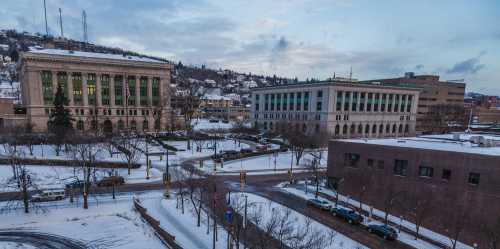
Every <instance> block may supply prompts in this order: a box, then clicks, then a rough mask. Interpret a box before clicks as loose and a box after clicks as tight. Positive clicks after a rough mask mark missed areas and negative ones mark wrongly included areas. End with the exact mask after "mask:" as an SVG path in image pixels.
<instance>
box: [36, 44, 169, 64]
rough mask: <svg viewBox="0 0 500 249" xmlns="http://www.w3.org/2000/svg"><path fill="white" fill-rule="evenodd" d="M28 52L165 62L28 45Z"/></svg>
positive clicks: (154, 61)
mask: <svg viewBox="0 0 500 249" xmlns="http://www.w3.org/2000/svg"><path fill="white" fill-rule="evenodd" d="M29 52H30V53H34V54H46V55H62V56H73V57H87V58H97V59H110V60H121V61H137V62H149V63H162V64H167V62H165V61H161V60H155V59H151V58H147V57H143V56H132V55H123V54H105V53H92V52H82V51H73V50H64V49H48V48H41V47H30V50H29Z"/></svg>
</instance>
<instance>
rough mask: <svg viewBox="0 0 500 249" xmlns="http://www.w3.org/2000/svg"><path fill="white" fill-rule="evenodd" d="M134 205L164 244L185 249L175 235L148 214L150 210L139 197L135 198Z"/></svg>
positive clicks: (176, 248)
mask: <svg viewBox="0 0 500 249" xmlns="http://www.w3.org/2000/svg"><path fill="white" fill-rule="evenodd" d="M134 207H135V209H136V210H137V212H139V214H140V215H141V217H142V218H143V219H144V220H145V221H146V222H147V223H148V224H149V225H150V226H151V227H152V228H153V230H155V234H156V236H158V238H159V239H160V240H161V241H162V243H163V244H165V245H166V246H167V247H168V248H172V249H183V248H182V247H181V246H180V245H179V244H177V242H176V241H175V236H173V235H171V234H170V233H168V232H167V231H165V230H164V229H163V228H161V227H160V221H159V220H157V219H155V218H153V217H152V216H151V215H149V214H148V210H147V209H146V208H145V207H143V206H142V205H141V201H140V200H139V199H136V198H134Z"/></svg>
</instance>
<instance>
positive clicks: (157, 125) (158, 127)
mask: <svg viewBox="0 0 500 249" xmlns="http://www.w3.org/2000/svg"><path fill="white" fill-rule="evenodd" d="M155 130H157V131H159V130H161V121H160V119H159V118H157V119H155Z"/></svg>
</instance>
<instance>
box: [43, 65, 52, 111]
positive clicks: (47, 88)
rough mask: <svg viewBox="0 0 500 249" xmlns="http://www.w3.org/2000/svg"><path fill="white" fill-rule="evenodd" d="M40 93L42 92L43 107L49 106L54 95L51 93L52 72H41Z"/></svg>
mask: <svg viewBox="0 0 500 249" xmlns="http://www.w3.org/2000/svg"><path fill="white" fill-rule="evenodd" d="M41 77H42V91H43V101H44V103H45V105H51V104H52V101H53V98H54V93H53V92H52V72H50V71H42V73H41Z"/></svg>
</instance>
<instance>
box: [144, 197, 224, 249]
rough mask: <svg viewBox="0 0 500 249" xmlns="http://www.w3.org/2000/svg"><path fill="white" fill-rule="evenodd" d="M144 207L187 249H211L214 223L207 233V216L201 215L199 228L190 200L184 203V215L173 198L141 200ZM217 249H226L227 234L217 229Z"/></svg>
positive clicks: (221, 229)
mask: <svg viewBox="0 0 500 249" xmlns="http://www.w3.org/2000/svg"><path fill="white" fill-rule="evenodd" d="M141 202H142V205H143V206H144V207H145V208H147V209H148V213H149V214H150V215H151V216H153V217H154V218H155V219H157V220H159V221H160V225H161V226H162V228H164V229H165V230H166V231H168V232H169V233H171V234H172V235H174V236H175V240H176V241H177V242H178V243H179V245H181V246H182V247H183V248H185V249H191V248H192V249H211V248H212V238H213V237H212V236H213V234H212V232H213V223H212V222H213V221H212V219H211V220H210V227H208V228H209V229H208V232H207V215H206V213H205V212H204V211H202V213H201V225H200V226H199V227H197V226H196V225H197V224H196V222H197V215H196V212H195V210H194V208H193V205H192V203H191V201H190V200H185V201H184V208H185V209H184V213H182V210H181V208H180V204H179V208H176V198H175V196H173V197H172V198H170V199H169V200H166V199H146V200H141ZM217 229H218V230H217V231H218V232H217V236H218V237H217V239H218V240H217V241H216V248H226V245H227V232H226V230H225V229H224V228H223V227H221V226H218V227H217Z"/></svg>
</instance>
